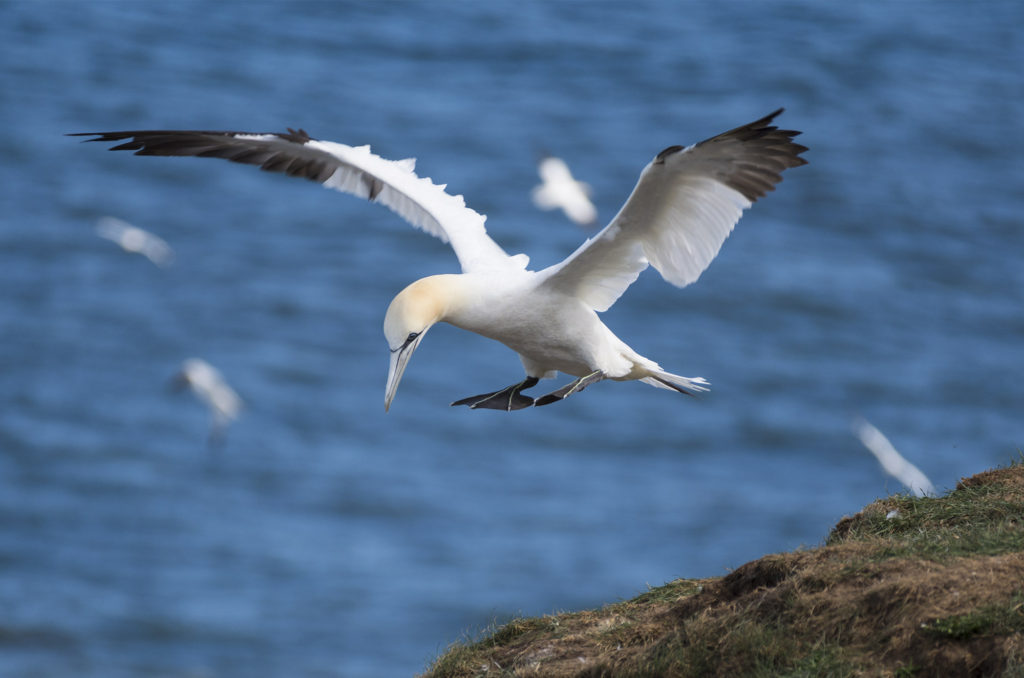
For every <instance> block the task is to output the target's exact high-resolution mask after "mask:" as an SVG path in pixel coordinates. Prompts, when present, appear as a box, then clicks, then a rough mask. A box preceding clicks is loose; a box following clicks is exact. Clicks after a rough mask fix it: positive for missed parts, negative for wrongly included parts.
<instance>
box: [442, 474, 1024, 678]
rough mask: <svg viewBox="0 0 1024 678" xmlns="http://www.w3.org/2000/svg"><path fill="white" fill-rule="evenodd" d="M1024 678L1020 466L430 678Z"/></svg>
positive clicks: (462, 646) (486, 647)
mask: <svg viewBox="0 0 1024 678" xmlns="http://www.w3.org/2000/svg"><path fill="white" fill-rule="evenodd" d="M940 675H941V676H993V675H999V676H1018V677H1020V678H1024V464H1015V465H1013V466H1010V467H1008V468H1001V469H995V470H992V471H986V472H984V473H980V474H978V475H976V476H972V477H971V478H965V479H963V480H961V481H960V483H958V484H957V486H956V489H954V490H953V491H952V492H950V493H948V494H947V495H945V496H943V497H939V498H920V499H919V498H914V497H909V496H893V497H888V498H886V499H880V500H878V501H875V502H873V503H871V504H869V505H868V506H866V507H865V508H864V509H863V510H862V511H861V512H860V513H858V514H856V515H855V516H852V517H848V518H844V519H842V520H841V521H839V523H838V524H837V525H836V526H835V528H833V530H832V532H831V533H830V534H829V536H828V538H827V539H826V541H825V543H824V545H822V546H820V547H817V548H813V549H806V550H798V551H793V552H789V553H780V554H773V555H768V556H765V557H763V558H760V559H758V560H755V561H752V562H749V563H747V564H745V565H743V566H741V567H739V568H737V569H736V570H735V571H733V572H731V573H730V574H728V575H726V576H724V577H716V578H711V579H680V580H676V581H673V582H670V583H668V584H666V585H664V586H660V587H657V588H653V589H651V590H649V591H647V592H646V593H644V594H642V595H640V596H637V597H636V598H634V599H632V600H628V601H623V602H619V603H614V604H611V605H607V606H605V607H602V608H600V609H597V610H587V611H583V612H570V613H564V614H554V615H548V616H544V617H535V618H522V619H514V620H512V621H510V622H508V623H507V624H505V625H503V626H501V627H499V628H497V629H494V630H493V631H492V632H490V633H489V634H487V635H485V636H484V637H482V638H480V639H477V640H474V641H470V642H467V643H456V644H454V645H452V646H451V647H450V648H449V649H448V650H447V652H445V654H443V655H442V656H441V657H439V658H438V659H437V660H436V661H435V662H434V664H433V666H431V667H430V668H429V670H428V672H427V673H426V674H425V676H426V677H427V678H463V677H470V676H488V677H491V676H545V677H546V676H551V677H563V676H574V677H578V678H584V677H589V678H598V677H600V676H615V677H636V678H640V677H646V676H816V677H817V676H837V677H838V676H940Z"/></svg>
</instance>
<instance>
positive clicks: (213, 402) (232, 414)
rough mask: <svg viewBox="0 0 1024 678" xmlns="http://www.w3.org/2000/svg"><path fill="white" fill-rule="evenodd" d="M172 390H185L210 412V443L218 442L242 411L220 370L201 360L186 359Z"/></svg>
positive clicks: (238, 401) (237, 396)
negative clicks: (188, 389) (192, 394)
mask: <svg viewBox="0 0 1024 678" xmlns="http://www.w3.org/2000/svg"><path fill="white" fill-rule="evenodd" d="M173 386H174V387H175V388H177V389H182V388H185V387H186V386H187V387H188V388H190V389H192V392H193V393H194V394H195V395H196V397H197V398H198V399H199V400H200V401H202V403H203V404H204V405H206V407H207V409H208V410H209V411H210V440H211V441H219V440H220V439H221V438H223V436H224V432H225V431H226V430H227V427H228V426H229V425H230V424H231V422H233V421H234V420H235V419H237V418H238V415H239V413H240V412H241V411H242V398H241V397H239V395H238V394H237V393H236V392H235V390H234V389H233V388H231V387H230V386H228V383H227V382H226V381H225V380H224V377H223V376H222V375H221V373H220V370H218V369H217V368H216V367H214V366H213V365H211V364H210V363H208V362H206V361H205V360H203V359H202V358H188V359H186V360H185V361H184V362H182V364H181V371H180V372H178V374H177V375H175V377H174V380H173Z"/></svg>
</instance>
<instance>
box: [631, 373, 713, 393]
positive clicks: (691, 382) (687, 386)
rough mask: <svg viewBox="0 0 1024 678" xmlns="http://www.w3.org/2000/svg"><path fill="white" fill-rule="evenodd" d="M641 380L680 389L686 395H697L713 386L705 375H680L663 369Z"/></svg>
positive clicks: (670, 388)
mask: <svg viewBox="0 0 1024 678" xmlns="http://www.w3.org/2000/svg"><path fill="white" fill-rule="evenodd" d="M640 381H642V382H644V383H645V384H650V385H651V386H654V387H655V388H664V389H669V390H672V391H679V392H680V393H685V394H686V395H697V394H698V393H701V392H703V391H708V390H710V387H711V384H710V383H708V381H707V379H704V377H680V376H679V375H678V374H671V373H669V372H661V371H659V372H652V373H651V376H649V377H644V378H643V379H641V380H640Z"/></svg>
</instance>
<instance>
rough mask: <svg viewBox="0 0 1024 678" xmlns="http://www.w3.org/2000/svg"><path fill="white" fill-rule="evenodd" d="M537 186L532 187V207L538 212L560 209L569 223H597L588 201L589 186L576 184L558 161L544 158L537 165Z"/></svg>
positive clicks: (592, 205)
mask: <svg viewBox="0 0 1024 678" xmlns="http://www.w3.org/2000/svg"><path fill="white" fill-rule="evenodd" d="M537 173H538V174H539V175H540V178H541V183H540V185H538V186H536V187H534V189H533V192H532V193H531V197H532V198H533V204H534V205H536V206H537V207H538V208H540V209H542V210H553V209H560V210H562V212H564V213H565V216H567V217H569V219H570V220H572V221H573V222H575V223H577V224H580V225H581V226H586V225H588V224H592V223H594V222H595V221H597V208H596V207H594V203H593V202H591V201H590V186H589V185H587V184H586V183H585V182H582V181H577V180H576V178H575V177H573V175H572V172H570V171H569V166H568V165H566V164H565V161H564V160H562V159H561V158H555V157H552V156H548V157H546V158H543V159H541V161H540V162H539V163H538V164H537Z"/></svg>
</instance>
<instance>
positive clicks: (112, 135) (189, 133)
mask: <svg viewBox="0 0 1024 678" xmlns="http://www.w3.org/2000/svg"><path fill="white" fill-rule="evenodd" d="M285 129H287V130H288V131H287V132H237V131H236V132H228V131H206V130H176V129H148V130H125V131H120V132H68V133H66V134H65V135H64V136H66V137H95V138H93V139H83V140H82V141H83V142H86V141H108V142H109V141H123V140H124V139H134V140H135V142H134V143H143V140H144V139H153V138H157V137H162V138H169V137H180V138H184V137H196V136H211V137H237V136H274V137H278V138H279V139H284V140H285V141H290V142H292V143H296V144H305V143H307V142H310V141H317V139H315V138H313V137H311V136H310V135H309V133H308V132H307V131H306V130H304V129H303V128H301V127H299V128H297V129H292V128H291V127H286V128H285ZM110 150H112V151H115V150H129V149H128V148H112V149H110Z"/></svg>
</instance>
